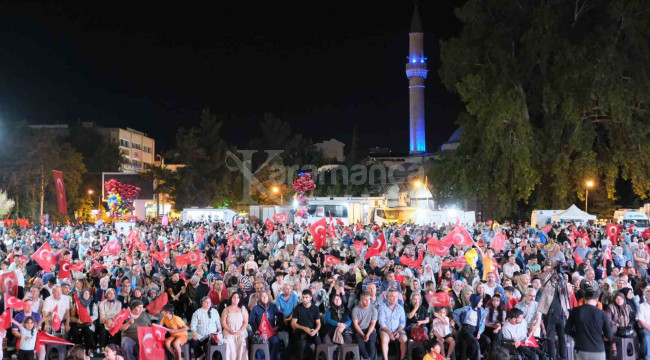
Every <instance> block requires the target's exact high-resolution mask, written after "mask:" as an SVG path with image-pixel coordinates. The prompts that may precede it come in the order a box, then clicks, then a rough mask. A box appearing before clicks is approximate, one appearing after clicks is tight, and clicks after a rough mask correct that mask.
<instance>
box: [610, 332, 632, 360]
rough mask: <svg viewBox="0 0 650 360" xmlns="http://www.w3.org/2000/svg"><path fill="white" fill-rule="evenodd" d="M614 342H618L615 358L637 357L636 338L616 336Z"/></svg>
mask: <svg viewBox="0 0 650 360" xmlns="http://www.w3.org/2000/svg"><path fill="white" fill-rule="evenodd" d="M613 343H614V344H616V353H615V354H614V357H613V359H614V360H635V359H636V346H635V342H634V338H623V337H618V336H614V341H613Z"/></svg>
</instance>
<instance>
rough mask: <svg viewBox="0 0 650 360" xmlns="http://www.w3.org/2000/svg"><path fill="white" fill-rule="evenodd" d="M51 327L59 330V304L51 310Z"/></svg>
mask: <svg viewBox="0 0 650 360" xmlns="http://www.w3.org/2000/svg"><path fill="white" fill-rule="evenodd" d="M52 329H54V331H57V332H58V331H59V330H60V329H61V316H59V305H57V306H55V307H54V310H52Z"/></svg>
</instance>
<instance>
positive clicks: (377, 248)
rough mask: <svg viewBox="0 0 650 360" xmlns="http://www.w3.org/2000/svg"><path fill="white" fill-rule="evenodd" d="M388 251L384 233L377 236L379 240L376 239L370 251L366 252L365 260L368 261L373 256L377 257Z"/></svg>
mask: <svg viewBox="0 0 650 360" xmlns="http://www.w3.org/2000/svg"><path fill="white" fill-rule="evenodd" d="M386 249H387V245H386V237H384V233H383V232H382V233H380V234H379V236H377V239H375V242H374V243H373V244H372V246H371V247H370V248H369V249H368V251H366V255H365V259H366V260H368V259H370V258H371V257H373V256H377V255H379V254H380V253H381V252H382V251H386Z"/></svg>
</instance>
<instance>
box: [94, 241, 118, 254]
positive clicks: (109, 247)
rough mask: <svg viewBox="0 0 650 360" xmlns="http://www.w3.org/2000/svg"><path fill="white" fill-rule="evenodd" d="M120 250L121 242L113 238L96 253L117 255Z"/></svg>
mask: <svg viewBox="0 0 650 360" xmlns="http://www.w3.org/2000/svg"><path fill="white" fill-rule="evenodd" d="M120 251H122V244H121V243H120V241H119V240H117V239H113V240H111V241H109V242H108V244H106V246H104V248H103V249H102V251H101V252H100V253H99V254H98V255H99V256H106V255H117V254H119V253H120Z"/></svg>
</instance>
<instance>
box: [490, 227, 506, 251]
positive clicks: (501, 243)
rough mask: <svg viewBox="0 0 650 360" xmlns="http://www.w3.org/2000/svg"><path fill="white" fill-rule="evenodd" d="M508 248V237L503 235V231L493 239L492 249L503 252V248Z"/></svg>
mask: <svg viewBox="0 0 650 360" xmlns="http://www.w3.org/2000/svg"><path fill="white" fill-rule="evenodd" d="M505 246H506V237H505V236H504V235H503V231H499V232H497V233H496V235H494V238H492V249H493V250H494V251H496V252H500V251H503V248H504V247H505Z"/></svg>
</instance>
